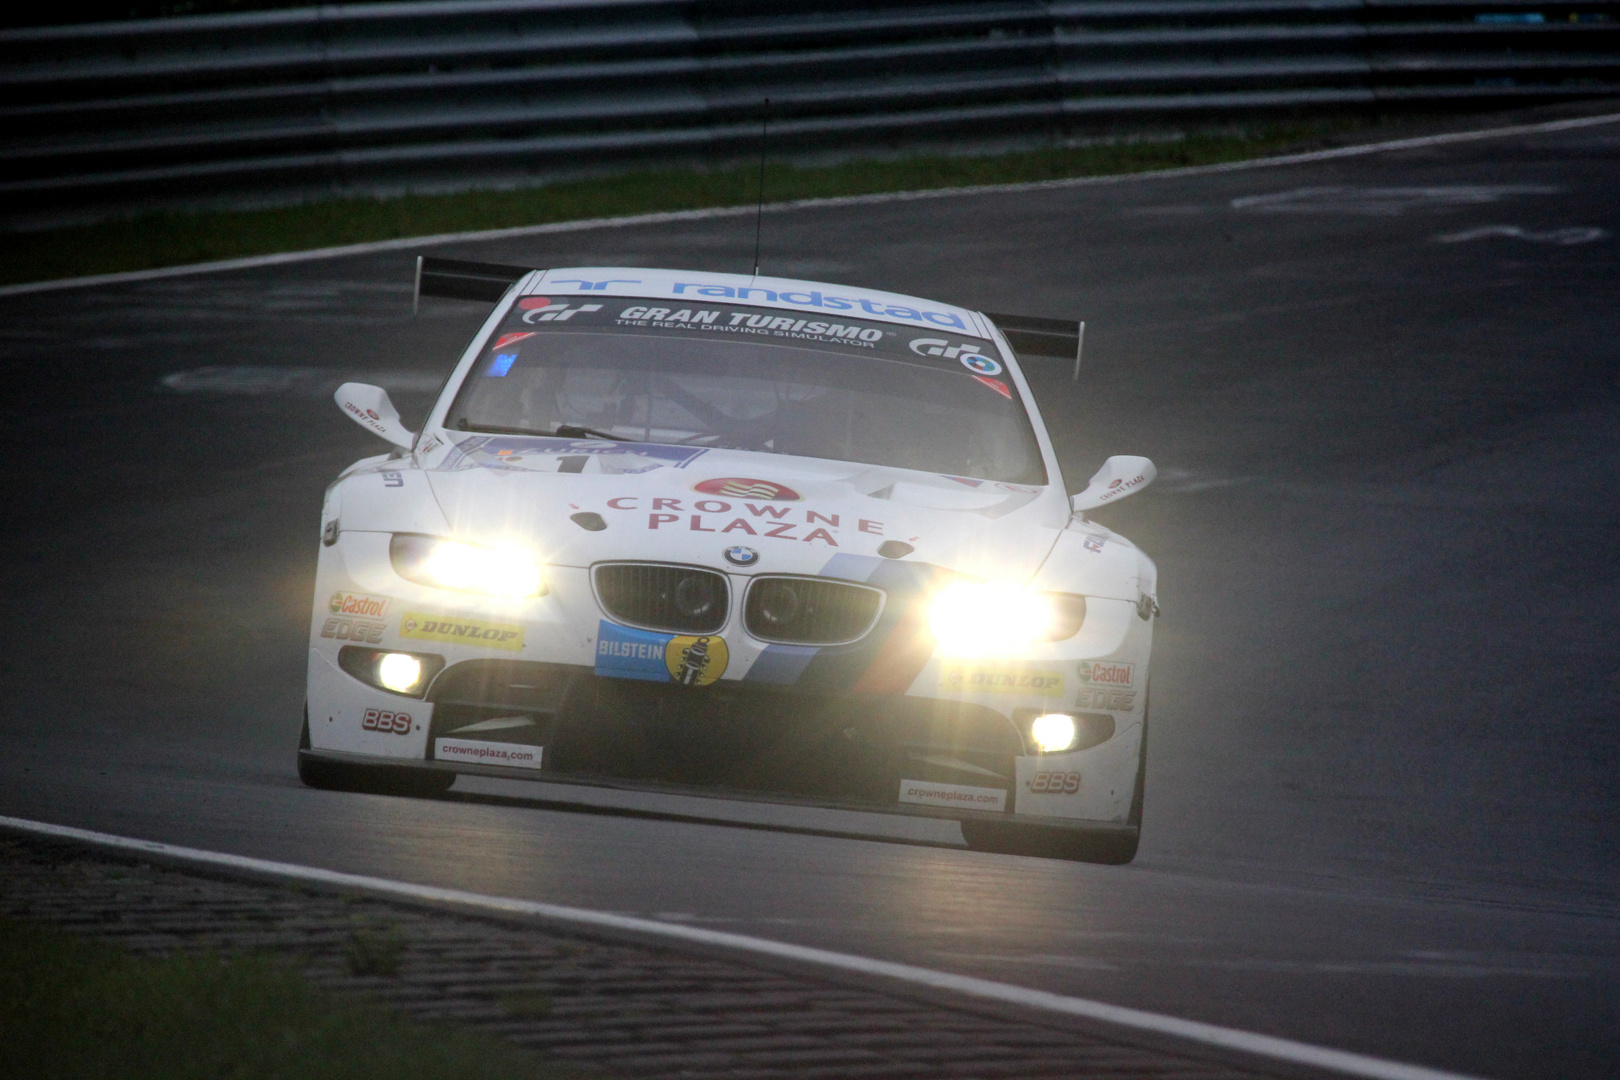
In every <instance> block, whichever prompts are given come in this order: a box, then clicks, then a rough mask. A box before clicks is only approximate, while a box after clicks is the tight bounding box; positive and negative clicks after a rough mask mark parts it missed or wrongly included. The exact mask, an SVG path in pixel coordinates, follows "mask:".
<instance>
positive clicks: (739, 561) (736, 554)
mask: <svg viewBox="0 0 1620 1080" xmlns="http://www.w3.org/2000/svg"><path fill="white" fill-rule="evenodd" d="M726 562H728V563H730V564H731V565H732V566H753V565H754V564H755V563H757V562H759V552H757V551H755V550H754V549H753V548H751V547H743V546H742V545H741V544H738V545H737V546H736V547H728V548H726Z"/></svg>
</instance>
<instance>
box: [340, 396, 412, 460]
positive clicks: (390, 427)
mask: <svg viewBox="0 0 1620 1080" xmlns="http://www.w3.org/2000/svg"><path fill="white" fill-rule="evenodd" d="M332 398H333V400H335V401H336V402H337V403H338V408H340V409H342V410H343V414H344V415H345V416H347V417H348V418H349V419H350V420H353V421H354V422H355V423H357V424H359V425H360V426H361V427H363V428H365V429H366V430H367V431H369V432H371V433H372V434H373V435H381V436H382V437H383V438H385V439H387V440H388V441H389V442H391V443H393V444H394V445H395V446H398V447H402V448H404V449H407V450H408V449H410V446H411V443H413V442H415V441H416V433H415V432H414V431H410V430H409V429H407V428H406V427H405V425H404V424H402V423H400V421H399V410H398V409H396V408H394V403H393V402H392V401H389V400H388V391H386V390H384V389H383V388H382V387H380V386H369V385H367V384H366V383H358V382H346V383H344V384H343V385H342V386H340V387H338V388H337V393H335V394H333V395H332Z"/></svg>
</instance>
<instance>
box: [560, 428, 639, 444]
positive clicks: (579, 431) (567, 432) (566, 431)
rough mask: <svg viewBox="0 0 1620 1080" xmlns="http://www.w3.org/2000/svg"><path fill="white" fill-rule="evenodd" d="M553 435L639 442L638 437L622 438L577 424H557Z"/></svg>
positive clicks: (566, 437)
mask: <svg viewBox="0 0 1620 1080" xmlns="http://www.w3.org/2000/svg"><path fill="white" fill-rule="evenodd" d="M552 434H553V435H555V436H557V437H558V438H561V439H606V440H607V441H608V442H640V441H641V440H640V439H623V438H620V437H619V436H617V435H609V434H608V433H607V432H605V431H597V430H596V429H595V428H588V427H580V426H579V425H578V424H558V425H557V430H556V431H553V432H552Z"/></svg>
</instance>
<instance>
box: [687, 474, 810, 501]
mask: <svg viewBox="0 0 1620 1080" xmlns="http://www.w3.org/2000/svg"><path fill="white" fill-rule="evenodd" d="M692 490H693V491H701V492H702V493H703V494H705V495H730V496H731V497H732V498H733V499H774V500H776V501H777V502H798V501H799V499H800V498H802V496H801V495H800V494H799V493H798V492H797V491H794V490H793V489H792V488H790V487H787V486H786V485H783V484H778V483H776V482H774V481H771V480H755V479H753V478H752V477H748V476H724V477H721V478H720V479H718V480H705V481H703V482H702V483H701V484H693V485H692Z"/></svg>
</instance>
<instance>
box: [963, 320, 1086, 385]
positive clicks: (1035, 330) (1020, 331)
mask: <svg viewBox="0 0 1620 1080" xmlns="http://www.w3.org/2000/svg"><path fill="white" fill-rule="evenodd" d="M984 317H985V318H987V319H989V320H990V321H991V322H993V323H995V324H996V326H997V327H999V328H1000V330H1001V332H1002V333H1003V334H1005V335H1006V336H1007V344H1009V345H1011V346H1012V347H1013V351H1014V352H1016V353H1019V354H1020V355H1026V356H1050V357H1054V358H1056V359H1059V360H1067V359H1068V358H1069V357H1071V356H1072V357H1074V381H1075V382H1079V381H1080V350H1081V348H1082V347H1083V346H1084V344H1085V340H1086V324H1085V323H1083V322H1073V321H1071V320H1069V319H1038V318H1036V317H1035V316H1033V315H997V314H996V313H995V312H993V311H986V312H985V313H984Z"/></svg>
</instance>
